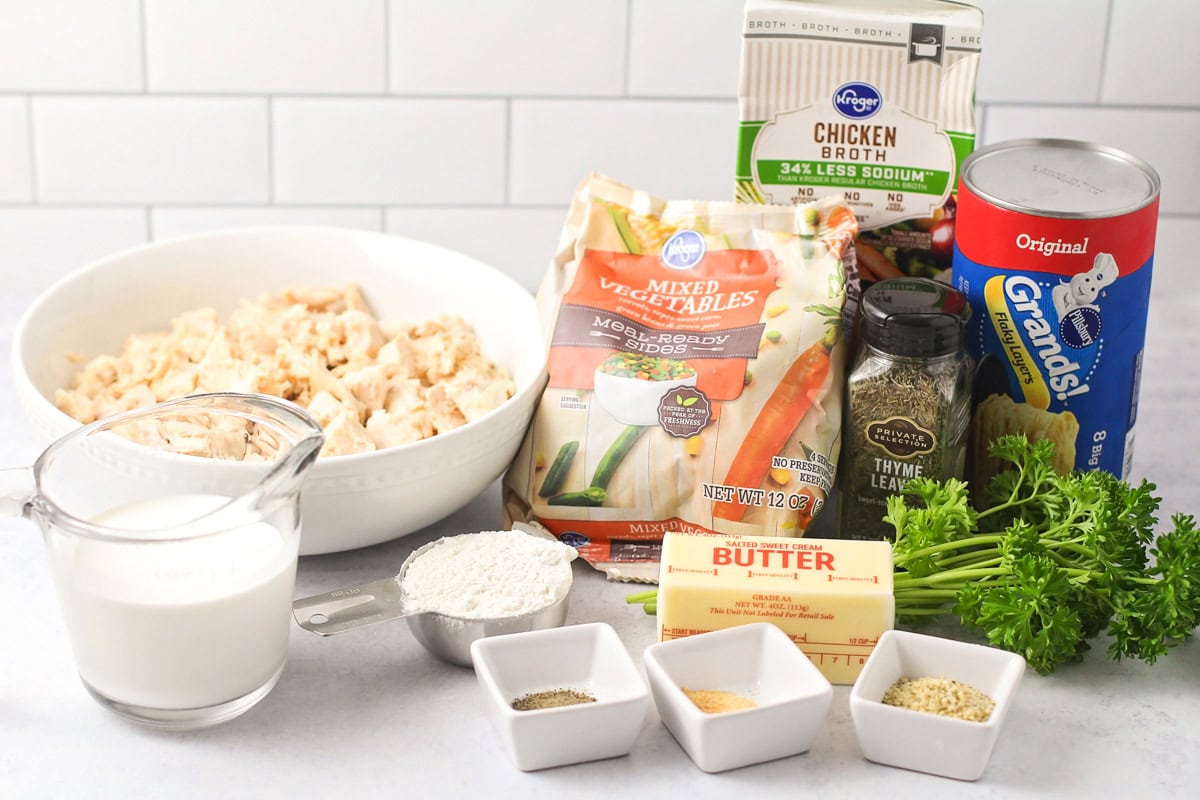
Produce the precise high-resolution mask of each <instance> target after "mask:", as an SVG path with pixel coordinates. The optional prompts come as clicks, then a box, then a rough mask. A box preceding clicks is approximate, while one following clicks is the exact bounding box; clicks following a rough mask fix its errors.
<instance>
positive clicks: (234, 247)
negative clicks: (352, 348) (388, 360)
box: [12, 227, 545, 555]
mask: <svg viewBox="0 0 1200 800" xmlns="http://www.w3.org/2000/svg"><path fill="white" fill-rule="evenodd" d="M349 283H356V284H358V285H359V286H360V287H362V290H363V293H364V295H365V296H366V298H367V302H368V303H370V305H371V307H372V309H373V311H374V312H375V314H376V316H378V317H379V318H380V319H382V320H386V321H404V322H413V323H416V322H421V321H424V320H427V319H432V318H435V317H437V316H439V315H441V314H445V313H455V314H459V315H461V316H462V317H463V318H464V319H466V320H467V322H469V323H470V324H471V325H472V326H473V327H474V329H475V332H476V334H477V335H478V336H479V338H480V340H481V342H482V347H483V350H484V354H485V355H487V356H488V358H490V359H492V360H493V361H494V362H496V363H497V364H499V365H500V366H503V367H505V368H506V369H507V370H508V371H509V373H510V374H511V375H512V376H513V380H514V382H515V383H516V386H517V391H516V394H515V396H514V397H512V398H510V399H509V400H508V401H507V402H506V403H504V404H503V405H502V406H500V407H499V408H497V409H495V410H493V411H492V412H490V413H489V414H487V415H486V416H484V417H482V418H480V419H478V420H476V421H474V422H471V423H469V424H467V425H465V426H463V427H462V428H459V429H456V430H454V431H450V432H448V433H444V434H441V435H438V436H435V437H432V438H430V439H426V440H424V441H420V442H413V443H411V444H405V445H401V446H398V447H394V448H388V449H385V450H380V451H376V452H373V453H363V454H357V455H350V456H338V457H333V458H322V459H320V460H319V461H318V462H317V464H316V465H315V466H314V467H313V469H312V471H311V473H310V476H309V478H308V480H307V481H306V483H305V487H304V497H303V504H302V515H303V526H304V528H303V536H302V539H301V546H300V552H301V554H302V555H311V554H316V553H330V552H337V551H341V550H350V549H354V548H358V547H365V546H367V545H372V544H377V543H379V542H383V541H387V540H389V539H394V538H396V537H399V536H403V535H404V534H407V533H411V532H412V531H415V530H418V529H420V528H423V527H425V526H426V525H429V524H431V523H433V522H436V521H437V520H439V519H441V518H442V517H444V516H446V515H448V514H450V513H451V512H453V511H455V510H457V509H458V508H460V507H462V506H463V505H465V504H466V503H468V502H469V501H470V500H472V499H473V498H475V497H476V496H478V495H479V493H480V492H482V491H483V490H484V489H485V488H486V487H487V486H488V485H489V484H490V483H491V482H492V481H493V480H495V479H496V478H497V477H499V475H500V474H501V473H502V472H503V470H504V469H505V467H506V466H507V465H508V462H509V461H510V460H511V459H512V457H513V455H514V454H515V452H516V450H517V447H518V446H519V445H520V443H521V438H522V436H523V435H524V432H525V428H526V426H527V425H528V423H529V420H530V418H531V416H532V414H533V409H534V406H535V405H536V403H537V400H538V397H539V396H540V393H541V389H542V386H543V385H544V382H545V353H544V348H543V346H542V337H541V331H540V326H539V323H538V317H537V310H536V307H535V306H534V301H533V297H532V296H531V295H530V294H529V293H528V292H527V291H525V289H523V288H522V287H521V286H520V285H519V284H517V283H516V282H515V281H513V280H512V279H511V278H509V277H507V276H505V275H503V274H502V273H500V272H498V271H497V270H495V269H493V268H491V267H489V266H487V265H486V264H483V263H482V262H479V261H476V260H475V259H472V258H469V257H467V256H465V255H462V254H460V253H456V252H454V251H452V250H447V249H445V248H442V247H438V246H436V245H432V244H428V243H425V242H419V241H414V240H411V239H403V238H400V237H396V236H388V235H384V234H379V233H370V232H364V231H352V230H342V229H336V228H309V227H281V228H250V229H241V230H235V231H222V232H217V233H209V234H202V235H199V236H191V237H186V238H182V239H174V240H170V241H165V242H160V243H155V244H150V245H144V246H140V247H136V248H133V249H130V250H126V251H123V252H120V253H117V254H115V255H113V256H110V257H108V258H105V259H103V260H101V261H98V262H95V263H93V264H91V265H89V266H86V267H83V268H82V269H80V270H78V271H76V272H75V273H73V274H71V275H69V276H67V277H66V278H64V279H63V280H61V281H59V282H58V283H56V284H55V285H54V286H52V287H50V289H48V290H47V291H46V292H45V293H44V294H43V295H42V296H41V297H40V298H39V299H38V300H37V301H36V302H35V303H34V304H33V305H32V306H31V307H30V308H29V309H28V310H27V311H26V313H25V314H24V316H23V317H22V318H21V320H20V322H19V324H18V326H17V330H16V333H15V336H14V339H13V353H12V360H13V372H14V383H15V386H16V390H17V394H18V396H19V398H20V401H21V405H22V406H23V408H24V410H25V412H26V415H27V416H28V418H29V420H30V422H31V424H32V426H33V428H34V429H35V430H36V432H37V433H38V435H39V436H40V437H41V438H42V440H43V441H44V442H45V443H46V444H49V443H50V442H51V441H53V440H55V439H57V438H58V437H60V436H62V435H63V434H65V433H67V432H68V431H71V430H73V429H75V428H76V427H78V426H79V423H77V422H75V420H73V419H71V418H70V417H68V416H67V415H66V414H64V413H63V412H61V411H59V410H58V409H57V408H56V407H55V406H54V403H53V397H54V391H55V390H56V389H59V388H64V387H66V386H68V385H69V383H70V381H71V378H72V376H73V375H74V374H75V372H76V371H77V370H78V368H79V367H80V364H79V363H78V362H75V361H71V360H69V359H68V354H75V355H77V356H81V357H83V358H84V359H90V358H92V357H94V356H97V355H100V354H104V353H110V354H116V353H117V352H119V351H120V348H121V345H122V343H123V342H124V341H125V339H126V338H127V337H128V336H130V335H131V334H135V333H145V332H149V331H157V330H166V329H167V328H168V326H169V324H170V321H171V319H172V318H173V317H175V316H178V315H179V314H181V313H183V312H185V311H190V310H192V309H196V308H201V307H206V306H210V307H212V308H214V309H216V311H217V313H218V315H219V316H220V317H221V319H222V320H224V319H227V317H228V314H229V313H230V312H231V311H232V310H233V309H234V308H235V307H236V306H237V304H238V303H239V301H240V300H242V299H243V298H246V299H256V298H257V297H258V296H259V295H260V294H261V293H263V292H278V291H282V290H284V289H289V288H294V287H299V286H312V285H328V286H342V285H345V284H349ZM148 458H150V459H151V460H153V458H154V456H148ZM151 467H152V465H151ZM177 468H179V467H177V466H173V467H172V469H177Z"/></svg>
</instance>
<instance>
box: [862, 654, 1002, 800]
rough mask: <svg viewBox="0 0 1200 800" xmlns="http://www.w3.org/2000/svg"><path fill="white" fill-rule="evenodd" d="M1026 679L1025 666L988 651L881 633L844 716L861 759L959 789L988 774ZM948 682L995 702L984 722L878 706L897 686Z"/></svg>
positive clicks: (881, 704) (882, 705)
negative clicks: (953, 781)
mask: <svg viewBox="0 0 1200 800" xmlns="http://www.w3.org/2000/svg"><path fill="white" fill-rule="evenodd" d="M1024 673H1025V659H1023V658H1021V657H1020V656H1019V655H1016V654H1015V653H1009V652H1007V651H1005V650H1000V649H997V648H994V647H984V646H982V645H977V644H967V643H965V642H956V641H953V640H951V639H942V638H939V637H937V636H925V635H923V634H919V633H909V632H907V631H888V632H887V633H885V634H883V636H882V637H880V639H879V644H877V645H875V650H874V652H872V653H871V657H870V658H869V659H867V663H866V665H865V666H864V667H863V671H862V674H860V675H859V676H858V681H857V682H856V683H855V684H854V688H853V689H851V690H850V716H851V717H853V719H854V729H855V731H856V732H857V733H858V743H859V745H860V746H861V747H862V750H863V755H864V756H866V757H867V759H869V760H871V761H875V762H877V763H879V764H887V765H889V766H893V767H903V768H904V769H911V770H916V771H918V772H928V773H931V774H933V775H942V776H944V777H947V778H957V779H958V780H963V781H973V780H978V779H979V777H980V776H981V775H983V771H984V769H986V768H987V764H988V760H989V759H990V758H991V756H992V748H993V747H994V746H995V744H996V737H997V736H999V735H1000V729H1001V727H1003V725H1004V718H1005V717H1006V716H1007V715H1008V710H1009V708H1011V707H1012V701H1013V696H1014V695H1015V694H1016V691H1017V686H1018V685H1019V684H1020V682H1021V676H1022V675H1023V674H1024ZM925 677H929V678H950V679H952V680H956V681H959V682H960V683H965V684H968V685H970V686H974V687H975V688H976V689H978V690H979V691H981V692H983V693H984V694H986V695H987V696H988V697H990V698H992V700H994V701H995V702H996V707H995V709H994V710H993V711H992V715H991V716H990V717H989V718H988V720H987V721H986V722H972V721H969V720H962V719H956V718H954V717H945V716H940V715H938V714H930V713H926V712H923V711H912V710H910V709H907V708H899V707H897V706H890V705H884V704H883V702H882V699H883V695H884V692H886V691H887V690H888V688H889V687H890V686H892V685H893V684H895V683H896V681H898V680H900V679H901V678H908V679H910V680H913V679H916V678H925Z"/></svg>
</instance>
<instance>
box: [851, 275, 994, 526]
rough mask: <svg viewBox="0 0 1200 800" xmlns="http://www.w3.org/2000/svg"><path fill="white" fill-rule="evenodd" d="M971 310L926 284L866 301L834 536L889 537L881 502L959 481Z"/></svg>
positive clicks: (893, 286)
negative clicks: (920, 482)
mask: <svg viewBox="0 0 1200 800" xmlns="http://www.w3.org/2000/svg"><path fill="white" fill-rule="evenodd" d="M969 316H970V308H969V307H968V305H967V301H966V298H965V297H964V296H963V294H962V293H960V292H959V291H957V290H956V289H953V288H951V287H950V286H947V285H945V284H942V283H938V282H936V281H931V280H927V279H925V278H896V279H894V280H887V281H881V282H880V283H876V284H874V285H873V286H871V287H870V288H868V289H867V291H866V292H865V293H864V295H863V302H862V346H861V347H860V348H859V352H858V355H857V357H856V359H855V363H854V367H853V369H852V371H851V373H850V377H849V379H848V381H847V389H846V416H845V432H844V434H843V438H842V443H843V454H842V466H841V488H840V495H839V497H840V501H839V502H840V505H839V514H838V529H839V532H840V535H841V536H842V537H843V538H848V539H884V538H888V539H890V538H892V537H893V534H894V532H893V530H892V527H891V526H890V525H888V524H887V523H885V522H884V521H883V517H884V515H885V514H886V513H887V498H888V496H889V495H892V494H896V493H898V492H899V491H900V489H901V488H902V487H903V486H904V484H905V483H906V482H907V481H908V480H910V479H912V478H917V477H927V478H932V479H934V480H945V479H946V478H961V477H962V473H963V467H964V461H965V457H966V433H967V423H968V421H969V420H970V411H971V408H970V406H971V369H972V362H971V359H970V357H969V356H968V355H967V354H966V353H965V351H964V350H963V344H964V341H965V338H966V326H967V319H968V318H969Z"/></svg>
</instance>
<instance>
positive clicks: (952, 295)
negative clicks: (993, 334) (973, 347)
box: [862, 278, 971, 358]
mask: <svg viewBox="0 0 1200 800" xmlns="http://www.w3.org/2000/svg"><path fill="white" fill-rule="evenodd" d="M970 316H971V308H970V306H968V305H967V298H966V297H965V296H963V293H962V292H960V291H958V290H957V289H955V288H953V287H952V286H947V285H946V284H944V283H939V282H938V281H931V280H929V279H928V278H893V279H891V280H886V281H880V282H879V283H876V284H873V285H872V286H870V287H869V288H868V289H867V291H866V292H865V293H864V294H863V303H862V320H863V321H862V333H863V338H864V339H865V340H866V342H867V344H869V345H871V346H872V347H875V348H877V349H879V350H882V351H884V352H885V353H891V354H892V355H897V356H908V357H910V358H931V357H934V356H945V355H950V354H951V353H956V352H958V350H959V349H960V348H961V347H962V345H963V342H964V341H966V336H967V320H968V319H969V318H970Z"/></svg>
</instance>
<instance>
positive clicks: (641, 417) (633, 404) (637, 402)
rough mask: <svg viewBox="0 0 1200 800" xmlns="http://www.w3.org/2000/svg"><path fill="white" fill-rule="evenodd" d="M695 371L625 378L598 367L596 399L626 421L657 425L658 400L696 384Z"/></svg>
mask: <svg viewBox="0 0 1200 800" xmlns="http://www.w3.org/2000/svg"><path fill="white" fill-rule="evenodd" d="M695 385H696V375H695V373H693V374H691V375H689V376H688V377H686V378H676V379H675V380H670V381H647V380H641V379H639V378H622V377H618V376H616V375H609V374H608V373H607V372H600V371H597V372H596V374H595V392H596V400H598V401H599V403H600V405H601V406H602V407H603V408H604V410H605V411H607V412H608V413H609V415H611V416H612V418H613V419H615V420H616V421H617V422H620V423H621V424H623V425H657V424H658V404H659V403H660V402H661V401H662V398H663V395H665V394H667V393H668V392H672V391H674V390H675V389H679V388H681V387H683V386H695Z"/></svg>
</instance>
